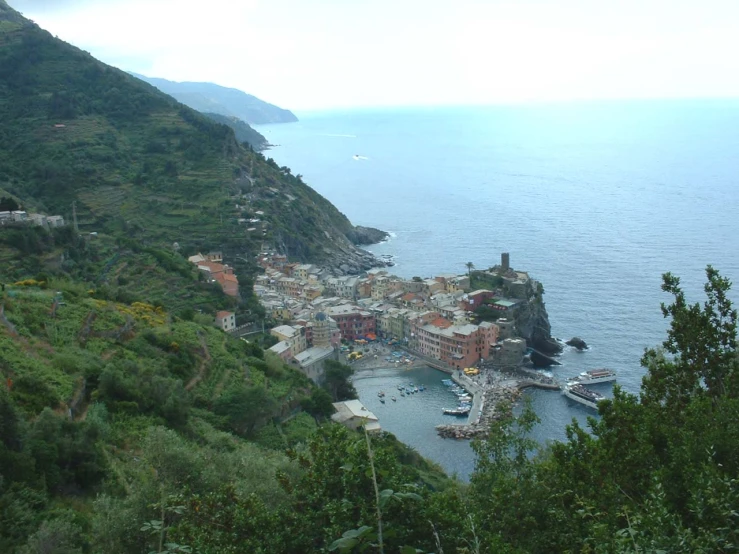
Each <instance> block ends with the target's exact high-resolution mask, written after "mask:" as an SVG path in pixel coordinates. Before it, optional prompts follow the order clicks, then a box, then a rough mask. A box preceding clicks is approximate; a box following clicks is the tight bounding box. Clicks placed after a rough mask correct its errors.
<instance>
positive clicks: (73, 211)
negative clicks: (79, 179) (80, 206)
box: [72, 200, 80, 233]
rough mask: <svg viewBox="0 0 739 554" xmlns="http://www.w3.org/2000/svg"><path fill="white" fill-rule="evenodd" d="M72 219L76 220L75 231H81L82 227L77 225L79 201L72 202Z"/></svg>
mask: <svg viewBox="0 0 739 554" xmlns="http://www.w3.org/2000/svg"><path fill="white" fill-rule="evenodd" d="M72 221H74V232H75V233H79V232H80V228H79V227H78V226H77V201H76V200H75V201H73V202H72Z"/></svg>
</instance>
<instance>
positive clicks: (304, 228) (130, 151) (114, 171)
mask: <svg viewBox="0 0 739 554" xmlns="http://www.w3.org/2000/svg"><path fill="white" fill-rule="evenodd" d="M0 6H2V11H0V189H2V190H4V191H6V192H8V193H10V194H12V195H13V196H14V197H16V198H17V199H19V200H20V201H21V203H23V204H32V205H34V206H35V207H36V208H37V209H38V210H39V211H44V212H45V213H59V214H61V215H64V216H65V217H67V218H69V219H71V217H70V216H71V215H72V214H71V211H72V210H71V206H72V204H73V203H75V204H76V213H77V217H78V221H79V226H80V229H81V230H84V231H101V232H110V233H112V234H120V233H123V234H125V235H126V236H128V237H129V238H136V239H137V240H140V241H143V242H145V243H151V244H154V245H157V246H160V247H165V248H169V247H171V245H172V244H173V243H174V242H177V243H178V244H179V245H180V246H181V247H182V251H183V253H194V252H197V251H198V250H200V249H204V250H206V249H210V248H216V249H222V250H224V251H228V252H230V253H232V254H233V255H239V256H241V257H247V258H248V257H250V256H253V255H254V254H255V253H256V252H257V251H259V250H260V249H261V248H262V247H263V246H264V245H267V246H268V247H271V248H275V249H278V250H281V251H283V252H284V253H285V254H287V255H288V256H290V257H291V258H292V259H296V260H304V261H311V262H314V263H321V262H325V263H326V264H328V265H330V266H333V267H338V266H339V265H341V264H345V265H349V266H350V267H352V268H354V269H355V270H360V269H362V268H368V267H371V266H374V265H376V264H377V261H376V259H375V258H374V257H373V256H371V255H370V254H369V253H367V252H365V251H362V250H359V249H357V248H355V247H354V246H353V244H352V240H351V236H352V232H353V230H354V226H353V225H352V224H351V223H350V222H349V220H348V219H347V218H346V217H345V216H344V215H343V214H342V213H341V212H339V210H337V209H336V207H335V206H333V205H332V204H331V203H330V202H328V201H327V200H326V199H325V198H323V197H322V196H321V195H320V194H318V193H317V192H316V191H315V190H313V189H312V188H310V187H309V186H308V185H307V184H306V183H304V182H303V180H302V179H301V178H300V177H299V176H294V175H292V173H291V172H290V170H289V168H286V167H279V166H278V165H277V164H276V163H275V162H274V161H272V160H270V159H267V158H265V157H264V156H263V155H261V154H259V153H258V152H255V151H254V149H253V148H250V147H248V146H246V147H245V146H243V145H242V144H240V143H239V142H238V141H237V140H236V138H235V135H234V132H233V131H232V130H231V129H230V128H228V127H227V126H224V125H220V124H217V123H215V122H212V121H211V120H209V119H208V118H207V117H206V116H205V115H202V114H200V113H198V112H196V111H194V110H192V109H191V108H189V107H187V106H184V105H182V104H180V103H178V102H177V101H176V100H175V99H173V98H171V97H170V96H168V95H166V94H165V93H163V92H161V91H159V90H157V89H156V88H155V87H153V86H152V85H149V84H147V83H145V82H143V81H141V80H140V79H137V78H135V77H132V76H130V75H129V74H127V73H125V72H123V71H120V70H118V69H116V68H113V67H110V66H108V65H106V64H104V63H102V62H100V61H98V60H96V59H95V58H93V57H92V56H90V55H89V54H87V53H85V52H83V51H81V50H79V49H78V48H75V47H74V46H71V45H69V44H67V43H65V42H63V41H61V40H59V39H56V38H54V37H53V36H52V35H51V34H49V33H48V32H46V31H44V30H42V29H41V28H39V27H38V26H37V25H36V24H34V23H32V22H31V21H29V20H27V19H25V18H23V17H22V16H20V14H18V13H17V12H16V11H15V10H13V9H12V8H10V7H8V6H7V4H4V5H0ZM257 212H261V215H257ZM255 218H258V219H259V220H260V222H259V223H260V224H259V225H258V226H257V227H258V228H256V229H254V230H252V231H248V230H247V228H246V226H245V225H241V224H240V223H239V221H240V220H242V221H245V220H247V219H255ZM339 260H341V261H340V262H339ZM344 260H348V263H347V262H346V261H344ZM337 262H339V263H337Z"/></svg>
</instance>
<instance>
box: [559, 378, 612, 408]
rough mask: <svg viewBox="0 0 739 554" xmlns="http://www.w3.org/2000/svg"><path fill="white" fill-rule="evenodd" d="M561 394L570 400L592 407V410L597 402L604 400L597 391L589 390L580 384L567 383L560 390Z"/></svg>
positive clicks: (596, 405) (596, 406)
mask: <svg viewBox="0 0 739 554" xmlns="http://www.w3.org/2000/svg"><path fill="white" fill-rule="evenodd" d="M562 394H564V395H565V396H566V397H567V398H569V399H570V400H574V401H575V402H579V403H580V404H583V405H584V406H587V407H588V408H593V409H594V410H597V409H598V402H600V401H601V400H605V396H603V395H602V394H600V393H597V392H595V391H594V390H590V389H589V388H587V387H584V386H582V385H580V384H572V385H567V386H566V387H565V388H564V389H563V390H562Z"/></svg>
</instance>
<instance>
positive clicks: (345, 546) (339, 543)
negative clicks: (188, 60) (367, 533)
mask: <svg viewBox="0 0 739 554" xmlns="http://www.w3.org/2000/svg"><path fill="white" fill-rule="evenodd" d="M357 544H359V541H358V540H357V539H350V538H346V537H344V538H341V539H336V540H335V541H334V542H332V543H331V545H330V546H329V547H328V549H329V551H330V552H333V551H334V550H342V551H343V550H349V549H350V548H354V547H355V546H357Z"/></svg>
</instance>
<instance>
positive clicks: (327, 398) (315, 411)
mask: <svg viewBox="0 0 739 554" xmlns="http://www.w3.org/2000/svg"><path fill="white" fill-rule="evenodd" d="M332 401H333V400H332V398H331V395H330V394H329V393H328V392H326V390H325V389H314V390H313V392H312V393H311V395H310V396H308V397H307V398H305V399H304V400H303V402H301V406H302V407H303V410H305V411H306V412H308V413H309V414H310V415H312V416H313V417H315V418H316V419H322V418H328V417H330V416H331V414H333V413H334V407H333V404H332Z"/></svg>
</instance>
